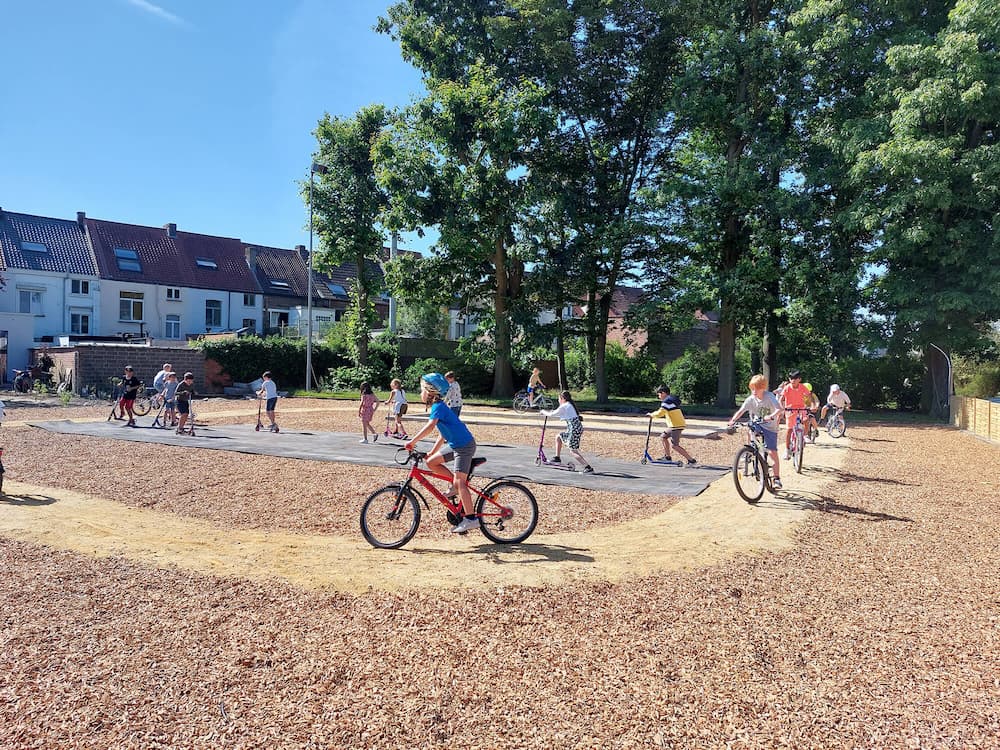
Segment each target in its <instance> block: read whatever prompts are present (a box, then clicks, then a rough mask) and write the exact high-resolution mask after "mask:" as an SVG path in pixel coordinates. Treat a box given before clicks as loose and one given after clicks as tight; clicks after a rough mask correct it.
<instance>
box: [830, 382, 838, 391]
mask: <svg viewBox="0 0 1000 750" xmlns="http://www.w3.org/2000/svg"><path fill="white" fill-rule="evenodd" d="M839 390H840V386H839V385H837V384H836V383H834V384H833V385H831V386H830V393H836V392H837V391H839Z"/></svg>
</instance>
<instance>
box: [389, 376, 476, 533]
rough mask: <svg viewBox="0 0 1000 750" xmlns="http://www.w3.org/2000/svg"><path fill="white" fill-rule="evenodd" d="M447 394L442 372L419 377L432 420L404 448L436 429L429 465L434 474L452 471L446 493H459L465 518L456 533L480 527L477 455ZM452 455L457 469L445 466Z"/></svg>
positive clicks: (453, 529) (424, 401) (454, 529)
mask: <svg viewBox="0 0 1000 750" xmlns="http://www.w3.org/2000/svg"><path fill="white" fill-rule="evenodd" d="M446 393H448V381H447V380H446V379H445V377H444V375H442V374H441V373H438V372H429V373H427V374H426V375H424V376H423V377H421V378H420V400H421V401H423V403H424V404H426V405H427V406H429V407H430V419H428V420H427V424H425V425H424V426H423V427H421V428H420V431H419V432H417V434H416V435H414V436H413V437H411V438H410V440H409V442H407V443H406V445H405V448H406V450H408V451H412V450H413V447H414V446H415V445H416V444H417V442H419V441H420V440H421V439H422V438H424V437H426V436H427V435H429V434H430V433H431V432H432V431H434V430H435V429H437V431H438V439H437V441H436V442H435V443H434V447H433V448H431V449H430V451H429V452H428V455H427V468H428V469H430V470H431V471H433V472H434V473H435V474H451V476H452V480H451V488H450V489H449V490H448V492H446V493H445V494H447V495H448V496H449V497H453V496H454V495H456V494H457V495H458V496H459V498H461V500H462V511H463V513H464V516H465V517H464V518H462V520H461V521H459V523H458V525H456V526H455V527H453V528H452V532H453V533H455V534H461V533H462V532H465V531H471V530H472V529H476V528H478V527H479V520H478V519H477V518H476V508H475V506H474V505H473V504H472V494H471V493H470V492H469V472H470V471H472V459H473V457H474V456H475V455H476V439H475V438H474V437H472V433H471V432H469V428H468V427H466V426H465V425H464V424H463V423H462V420H460V419H459V418H458V415H457V414H455V412H453V411H452V410H451V409H450V408H449V407H448V405H447V404H445V402H444V396H445V394H446ZM445 443H447V444H448V446H447V448H445V447H444V446H445ZM452 458H454V459H455V470H454V471H450V470H449V469H448V467H447V466H445V462H447V461H450V460H451V459H452Z"/></svg>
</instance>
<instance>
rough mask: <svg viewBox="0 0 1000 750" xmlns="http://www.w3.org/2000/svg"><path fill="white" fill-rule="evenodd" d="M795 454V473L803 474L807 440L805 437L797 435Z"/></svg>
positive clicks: (793, 457)
mask: <svg viewBox="0 0 1000 750" xmlns="http://www.w3.org/2000/svg"><path fill="white" fill-rule="evenodd" d="M795 438H796V439H795V452H794V453H792V463H793V464H794V465H795V471H796V473H797V474H801V473H802V455H803V454H804V453H805V451H806V439H805V435H799V434H796V435H795Z"/></svg>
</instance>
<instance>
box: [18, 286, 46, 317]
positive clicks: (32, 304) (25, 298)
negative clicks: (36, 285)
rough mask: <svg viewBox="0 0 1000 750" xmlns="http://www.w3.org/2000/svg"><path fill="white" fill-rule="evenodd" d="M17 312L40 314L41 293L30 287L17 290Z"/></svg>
mask: <svg viewBox="0 0 1000 750" xmlns="http://www.w3.org/2000/svg"><path fill="white" fill-rule="evenodd" d="M17 296H18V308H17V311H18V312H22V313H28V314H29V315H41V314H42V293H41V292H36V291H32V290H30V289H19V290H18V295H17Z"/></svg>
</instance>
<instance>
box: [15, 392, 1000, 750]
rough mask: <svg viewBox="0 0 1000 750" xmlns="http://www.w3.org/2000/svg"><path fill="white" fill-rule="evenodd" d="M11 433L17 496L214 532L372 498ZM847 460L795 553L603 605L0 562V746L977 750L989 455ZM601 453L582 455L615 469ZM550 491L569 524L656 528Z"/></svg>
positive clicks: (353, 472)
mask: <svg viewBox="0 0 1000 750" xmlns="http://www.w3.org/2000/svg"><path fill="white" fill-rule="evenodd" d="M349 416H350V415H348V417H349ZM21 418H23V417H22V415H21V414H14V413H13V412H12V411H10V410H9V411H8V420H10V419H21ZM29 418H30V417H29ZM298 419H299V417H294V418H293V416H292V415H291V414H289V415H288V418H287V419H286V420H285V422H286V423H291V422H294V421H296V420H298ZM319 419H321V420H323V421H324V423H325V424H327V425H330V426H328V427H326V429H337V428H336V427H335V426H333V425H335V424H336V422H335V419H337V417H336V416H334V415H329V414H324V415H322V416H321V417H319ZM345 419H347V417H345ZM348 422H349V419H348V421H345V422H344V423H343V424H344V425H345V427H344V428H343V429H346V428H347V427H346V425H347V424H348ZM307 424H309V420H308V418H306V417H302V425H303V426H306V425H307ZM3 432H4V434H3V436H2V437H3V444H4V446H5V448H6V449H7V450H8V451H9V453H5V456H4V458H5V464H6V465H7V466H8V470H9V471H11V476H14V473H15V472H16V474H17V479H19V480H20V481H25V482H38V483H46V482H48V483H50V484H53V485H55V486H61V487H70V488H74V489H81V490H85V491H91V492H94V493H95V494H99V495H101V496H103V497H110V498H116V497H117V498H118V499H120V500H121V501H122V502H126V503H132V504H140V505H153V506H155V507H157V509H162V510H163V511H164V512H172V513H181V514H186V515H198V516H201V517H204V518H208V519H211V520H212V521H213V522H215V523H217V524H218V525H220V526H222V527H225V526H226V525H227V524H231V525H233V526H246V527H255V528H283V529H291V530H296V531H309V532H316V531H320V532H323V533H331V534H341V533H344V534H346V533H352V534H354V533H357V532H356V531H355V524H356V504H357V498H358V496H359V495H360V494H362V493H363V492H364V489H365V488H366V487H367V486H370V485H374V484H375V483H384V481H385V477H384V471H383V472H382V475H381V476H380V477H377V476H376V474H378V472H376V473H375V474H372V475H368V474H366V473H365V472H366V470H365V469H363V468H357V469H356V467H345V466H339V465H335V464H327V465H324V464H319V463H313V462H302V461H297V462H289V464H290V465H289V466H287V467H286V466H284V465H282V464H281V462H280V461H277V462H276V461H275V460H274V459H268V458H266V457H259V458H255V457H246V456H240V457H238V458H234V459H233V460H232V461H230V460H228V459H227V458H225V454H221V453H219V452H216V451H211V452H207V451H205V452H203V451H186V450H185V449H175V448H160V449H158V450H147V449H146V448H145V447H144V446H143V447H137V446H135V445H133V444H127V445H126V444H122V443H119V442H117V441H97V440H93V441H81V442H80V444H76V445H74V444H72V440H64V439H63V438H64V437H65V436H57V435H50V434H48V433H41V432H40V431H38V430H33V429H30V428H14V429H8V427H7V426H4V430H3ZM486 433H487V431H486V430H483V431H482V434H484V435H485V434H486ZM500 434H501V433H500V432H498V433H497V436H498V437H497V438H489V439H499V435H500ZM479 435H480V431H479V430H477V437H478V436H479ZM503 435H504V438H505V441H506V442H516V441H515V440H514V439H513V438H512V437H511V436H510V431H509V430H504V431H503ZM849 436H850V438H851V440H852V450H851V453H850V463H849V464H848V465H847V466H845V467H844V469H843V470H842V471H841V472H840V473H839V474H837V475H835V476H834V477H832V478H831V481H830V483H829V484H828V485H827V486H826V488H825V490H824V503H823V504H822V509H821V507H820V506H819V505H817V507H816V508H815V509H812V510H807V511H806V512H805V514H804V515H805V516H806V521H805V523H804V524H803V526H802V527H801V530H800V532H799V538H798V545H797V546H796V548H795V549H794V550H792V551H789V552H784V553H781V554H764V555H758V556H743V557H740V558H737V559H736V560H733V561H731V562H729V563H727V564H725V565H721V566H717V567H713V568H709V569H703V570H695V571H691V572H683V573H670V574H664V575H657V576H648V577H643V578H635V579H633V580H629V581H627V582H624V583H621V584H611V583H593V584H574V585H567V586H563V587H558V588H555V587H538V588H523V587H505V588H497V589H496V590H493V591H488V592H481V591H479V592H475V593H472V592H466V591H463V590H462V589H461V587H457V588H455V589H452V590H445V591H434V592H426V593H425V592H421V591H414V592H409V593H404V594H387V593H381V592H371V593H369V594H365V595H361V596H352V595H347V594H337V593H334V594H330V593H317V592H311V591H302V590H298V589H295V588H292V587H290V586H287V585H283V584H281V583H278V582H274V581H245V580H229V579H219V578H211V577H204V576H198V575H194V574H190V573H186V572H182V571H175V570H161V569H155V568H151V567H148V566H145V565H141V564H138V563H134V562H132V561H129V560H125V559H120V558H111V559H101V560H98V559H92V558H90V557H87V556H84V555H80V554H74V553H69V552H63V551H58V550H53V549H50V548H46V547H43V546H37V545H32V544H28V543H24V542H18V541H12V540H10V539H5V538H0V566H2V568H0V569H2V570H3V576H0V602H2V606H0V675H2V677H0V747H12V748H30V747H37V748H50V747H88V748H91V747H102V748H103V747H116V748H117V747H135V748H159V747H192V748H218V747H226V748H260V747H378V748H381V747H432V748H456V747H462V748H496V747H524V748H563V747H566V748H596V747H601V748H605V747H607V748H619V747H621V748H625V747H675V748H679V747H699V748H700V747H706V748H707V747H713V748H714V747H734V748H773V747H791V748H806V747H808V748H813V747H815V748H820V747H822V748H883V747H884V748H945V747H947V748H997V747H998V746H1000V743H998V740H997V738H998V737H1000V668H998V665H1000V577H998V576H997V570H998V560H1000V548H998V540H1000V513H998V510H1000V508H998V497H1000V481H998V477H1000V449H998V448H997V446H995V445H991V444H988V443H984V442H982V441H979V440H976V439H974V438H972V437H969V436H967V435H965V434H962V433H959V432H957V431H954V430H951V429H947V428H931V427H893V426H878V427H851V428H850V432H849ZM533 439H536V437H534V438H532V437H529V436H528V435H527V434H525V435H524V436H523V442H525V443H526V444H527V443H530V442H532V440H533ZM603 440H604V439H603V438H600V437H599V436H598V435H597V434H596V433H595V434H592V435H587V436H586V437H585V443H584V450H585V451H586V452H589V453H590V454H594V455H598V454H604V455H613V454H614V451H615V450H619V451H622V452H623V453H625V454H627V453H628V452H629V451H631V448H625V447H622V446H621V442H622V441H621V439H620V437H619V438H618V439H616V438H615V437H614V436H609V437H608V438H607V441H608V442H607V443H605V442H603ZM615 443H618V445H616V444H615ZM688 446H689V447H690V449H691V450H692V451H694V453H695V455H698V457H699V458H702V457H703V455H704V456H705V457H706V459H707V458H711V460H715V461H720V460H725V458H726V456H727V455H731V454H732V450H733V445H732V444H731V443H727V441H725V440H723V441H718V442H709V441H694V440H692V441H690V442H689V443H688ZM639 448H640V449H641V442H640V443H639ZM25 453H27V455H30V456H32V458H31V459H30V460H29V459H27V458H25V457H24V454H25ZM206 454H210V455H209V456H208V457H206ZM258 460H259V461H260V462H261V464H260V465H259V466H258V465H257V464H256V463H255V462H256V461H258ZM327 471H328V472H329V473H325V472H327ZM268 474H269V475H270V477H271V478H270V479H267V480H266V481H265V475H268ZM314 485H318V486H314ZM541 491H542V490H541V489H540V493H541ZM609 494H611V493H609ZM557 495H558V493H554V494H553V496H551V497H550V496H546V498H545V502H546V503H552V504H553V506H554V507H565V509H570V508H574V509H576V512H577V513H583V512H582V511H580V510H579V509H580V507H581V506H584V507H586V508H587V509H588V510H587V511H586V513H585V514H584V515H583V516H582V517H581V519H580V520H577V521H568V520H567V521H566V523H577V524H579V525H580V526H581V527H584V526H586V527H589V528H599V527H600V526H601V525H606V524H611V523H616V522H617V521H618V520H619V519H621V518H625V517H629V518H632V517H635V514H643V513H646V514H652V513H655V512H659V510H661V509H662V507H663V506H662V502H663V499H662V498H661V499H659V500H653V501H649V503H650V504H649V505H648V506H647V505H644V504H643V503H645V502H647V501H645V500H640V499H639V498H631V499H630V500H629V502H627V503H626V502H622V499H621V498H622V496H620V495H619V496H617V497H613V498H602V497H601V496H600V494H599V493H594V494H593V495H592V494H591V493H580V494H577V495H575V496H574V497H573V498H572V500H571V501H570V500H566V499H560V498H559V497H557ZM262 498H263V499H262ZM324 498H325V499H326V501H327V502H326V503H323V502H321V501H322V500H323V499H324ZM541 499H542V498H541V496H540V500H541ZM559 502H562V503H564V504H565V506H558V505H555V504H556V503H559ZM605 503H609V504H615V505H617V506H619V507H617V508H615V509H607V508H602V506H603V505H604V504H605ZM348 511H349V512H348ZM0 512H2V500H0ZM563 520H565V519H561V523H562V521H563ZM560 528H565V526H564V525H561V526H560ZM456 577H457V578H460V577H461V570H460V569H457V570H456Z"/></svg>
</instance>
